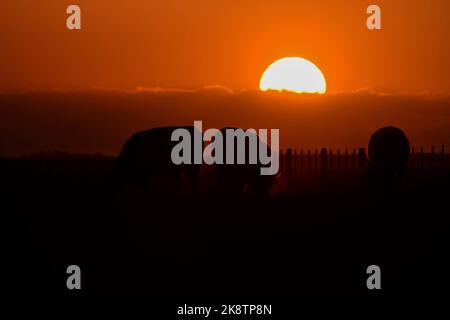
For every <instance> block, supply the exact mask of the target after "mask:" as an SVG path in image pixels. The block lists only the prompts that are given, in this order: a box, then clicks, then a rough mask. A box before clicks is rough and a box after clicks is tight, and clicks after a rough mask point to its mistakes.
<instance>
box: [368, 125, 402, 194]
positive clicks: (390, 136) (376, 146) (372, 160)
mask: <svg viewBox="0 0 450 320" xmlns="http://www.w3.org/2000/svg"><path fill="white" fill-rule="evenodd" d="M408 157H409V141H408V138H407V137H406V135H405V133H404V132H403V131H402V130H400V129H398V128H395V127H391V126H389V127H384V128H381V129H378V130H377V131H376V132H375V133H374V134H372V136H371V137H370V140H369V179H370V181H371V183H374V184H378V185H379V184H381V185H384V186H389V185H393V184H395V183H398V182H400V181H401V180H402V179H403V174H404V169H405V165H406V161H407V160H408Z"/></svg>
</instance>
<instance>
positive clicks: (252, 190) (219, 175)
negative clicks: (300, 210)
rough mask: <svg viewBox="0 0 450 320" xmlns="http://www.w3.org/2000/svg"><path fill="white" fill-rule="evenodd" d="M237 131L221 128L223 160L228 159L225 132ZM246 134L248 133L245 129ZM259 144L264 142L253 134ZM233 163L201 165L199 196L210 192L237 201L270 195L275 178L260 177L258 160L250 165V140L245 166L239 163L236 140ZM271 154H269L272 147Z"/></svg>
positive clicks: (246, 150) (247, 145)
mask: <svg viewBox="0 0 450 320" xmlns="http://www.w3.org/2000/svg"><path fill="white" fill-rule="evenodd" d="M227 129H232V130H236V129H238V128H234V127H225V128H222V129H220V132H221V133H222V136H223V146H224V150H223V159H224V162H225V159H226V157H227V151H226V148H225V146H226V144H227V135H226V130H227ZM244 131H245V130H244ZM250 135H252V134H250ZM254 136H255V137H254V138H255V140H256V142H257V144H258V149H257V150H259V144H260V143H262V142H261V141H260V139H259V137H258V136H257V135H254ZM234 142H235V143H234V164H226V163H224V164H213V165H207V164H204V165H202V167H201V169H200V176H199V187H198V189H197V190H198V191H199V192H200V193H209V194H213V195H214V196H219V197H225V198H227V199H230V200H238V199H247V200H248V199H255V200H256V199H263V198H265V197H267V196H268V195H269V192H270V190H271V187H272V184H273V181H274V180H275V176H269V175H261V172H260V169H261V168H262V167H264V165H262V164H261V163H260V161H259V158H258V159H257V163H256V164H249V150H250V148H249V147H250V141H249V138H246V139H245V152H246V155H245V164H237V139H236V138H235V141H234ZM267 148H268V154H269V155H270V152H271V150H270V147H269V146H267Z"/></svg>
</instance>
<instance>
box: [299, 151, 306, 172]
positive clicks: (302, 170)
mask: <svg viewBox="0 0 450 320" xmlns="http://www.w3.org/2000/svg"><path fill="white" fill-rule="evenodd" d="M300 168H301V169H300V172H301V174H303V172H304V171H305V166H304V165H303V149H301V150H300Z"/></svg>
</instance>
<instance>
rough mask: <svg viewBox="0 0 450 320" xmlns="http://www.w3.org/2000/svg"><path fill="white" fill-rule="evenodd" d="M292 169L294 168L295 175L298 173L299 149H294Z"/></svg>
mask: <svg viewBox="0 0 450 320" xmlns="http://www.w3.org/2000/svg"><path fill="white" fill-rule="evenodd" d="M292 167H293V168H292V170H293V172H292V173H293V174H294V176H296V175H297V171H298V154H297V149H294V159H293V164H292Z"/></svg>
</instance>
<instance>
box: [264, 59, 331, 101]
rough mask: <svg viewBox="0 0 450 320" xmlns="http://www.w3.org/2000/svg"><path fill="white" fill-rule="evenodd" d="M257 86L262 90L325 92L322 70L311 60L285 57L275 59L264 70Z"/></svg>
mask: <svg viewBox="0 0 450 320" xmlns="http://www.w3.org/2000/svg"><path fill="white" fill-rule="evenodd" d="M259 88H260V89H261V90H262V91H267V90H276V91H292V92H296V93H325V91H326V82H325V77H324V76H323V73H322V71H320V69H319V68H318V67H317V66H316V65H315V64H314V63H312V62H311V61H308V60H306V59H303V58H299V57H287V58H282V59H279V60H277V61H275V62H274V63H272V64H271V65H270V66H269V67H268V68H267V69H266V70H265V71H264V73H263V75H262V77H261V80H260V83H259Z"/></svg>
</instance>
